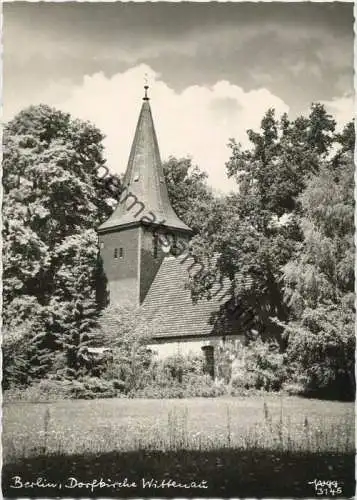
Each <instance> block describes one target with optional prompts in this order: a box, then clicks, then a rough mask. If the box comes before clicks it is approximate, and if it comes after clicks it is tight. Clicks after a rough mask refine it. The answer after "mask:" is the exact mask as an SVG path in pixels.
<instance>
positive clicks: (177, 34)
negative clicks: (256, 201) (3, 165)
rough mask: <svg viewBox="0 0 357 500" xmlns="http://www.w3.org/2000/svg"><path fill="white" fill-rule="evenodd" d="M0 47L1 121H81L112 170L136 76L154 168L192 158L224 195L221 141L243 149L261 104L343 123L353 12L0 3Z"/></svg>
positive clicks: (122, 162) (119, 158)
mask: <svg viewBox="0 0 357 500" xmlns="http://www.w3.org/2000/svg"><path fill="white" fill-rule="evenodd" d="M3 47H4V49H3V50H4V54H3V75H4V82H3V118H4V120H5V121H7V120H9V119H11V118H12V117H13V116H14V115H15V114H16V113H17V112H19V111H20V110H21V109H23V108H24V107H26V106H29V105H32V104H39V103H46V104H49V105H51V106H54V107H56V108H58V109H60V110H63V111H67V112H70V113H71V114H72V115H73V117H77V118H82V119H85V120H90V121H91V122H93V123H94V124H95V125H96V126H97V127H99V128H100V129H101V130H102V132H103V133H104V134H105V135H106V139H105V142H104V145H105V154H106V158H107V160H108V166H109V168H110V169H111V170H112V171H113V172H116V173H121V172H124V171H125V169H126V164H127V161H128V156H129V151H130V147H131V142H132V140H133V135H134V131H135V126H136V122H137V119H138V114H139V110H140V106H141V102H142V101H141V98H142V97H143V85H144V79H145V74H147V79H148V83H149V86H150V89H149V97H150V103H151V107H152V112H153V116H154V121H155V127H156V132H157V136H158V141H159V146H160V151H161V157H162V159H163V160H165V159H167V158H168V157H169V156H170V155H174V156H178V157H182V156H188V155H189V156H191V157H192V159H193V162H194V163H196V164H198V166H199V167H200V168H201V169H202V170H205V171H207V173H208V175H209V183H210V184H211V185H212V186H213V187H214V188H215V189H217V190H221V191H224V192H226V191H229V190H230V189H232V188H234V181H232V180H229V179H227V178H226V175H225V162H226V161H227V160H228V159H229V152H230V151H229V148H228V147H227V143H228V141H229V139H230V138H231V137H233V138H235V139H236V140H237V141H239V142H241V143H242V144H243V145H244V146H248V141H247V135H246V131H247V129H249V128H253V129H257V128H258V127H259V123H260V120H261V118H262V116H263V114H264V113H265V111H266V110H267V109H268V108H269V107H274V108H275V109H276V113H277V115H278V116H279V115H281V114H282V113H283V112H288V113H289V115H290V116H291V117H292V118H294V117H295V116H297V115H299V114H306V113H308V110H309V107H310V105H311V103H312V102H322V103H324V104H325V106H326V108H327V110H328V111H329V112H330V113H332V114H333V116H334V118H335V119H336V120H337V122H338V124H339V126H340V127H342V126H343V125H344V124H345V123H346V122H347V121H349V120H350V119H351V118H352V117H353V3H343V2H331V3H327V2H326V3H320V2H319V3H313V2H300V3H280V2H267V3H253V2H252V3H248V2H247V3H245V2H242V3H215V2H208V3H194V2H187V3H186V2H181V3H170V2H164V3H160V2H159V3H149V2H144V3H132V2H129V3H121V2H114V3H105V2H100V3H99V2H98V3H83V2H64V3H51V2H46V3H44V2H34V3H26V2H11V3H10V2H9V3H5V4H4V5H3Z"/></svg>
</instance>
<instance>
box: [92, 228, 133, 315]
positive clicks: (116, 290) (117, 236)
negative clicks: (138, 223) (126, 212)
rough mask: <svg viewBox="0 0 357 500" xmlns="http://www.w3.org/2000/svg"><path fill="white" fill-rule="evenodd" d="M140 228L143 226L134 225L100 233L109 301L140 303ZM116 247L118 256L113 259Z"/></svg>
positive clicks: (115, 302) (123, 303)
mask: <svg viewBox="0 0 357 500" xmlns="http://www.w3.org/2000/svg"><path fill="white" fill-rule="evenodd" d="M139 230H140V228H138V227H135V228H130V229H125V230H123V231H116V232H112V233H106V234H99V246H100V254H101V257H102V260H103V267H104V273H105V276H106V278H107V281H108V285H107V286H108V288H109V303H110V304H115V305H118V306H120V305H133V306H137V305H139V278H138V257H139V252H138V248H139ZM120 248H122V249H123V258H120V257H119V251H120ZM115 249H117V251H118V258H114V251H115Z"/></svg>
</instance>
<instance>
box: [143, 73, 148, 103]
mask: <svg viewBox="0 0 357 500" xmlns="http://www.w3.org/2000/svg"><path fill="white" fill-rule="evenodd" d="M144 89H145V96H144V97H143V100H144V101H148V100H149V98H148V89H149V85H148V74H147V73H145V85H144Z"/></svg>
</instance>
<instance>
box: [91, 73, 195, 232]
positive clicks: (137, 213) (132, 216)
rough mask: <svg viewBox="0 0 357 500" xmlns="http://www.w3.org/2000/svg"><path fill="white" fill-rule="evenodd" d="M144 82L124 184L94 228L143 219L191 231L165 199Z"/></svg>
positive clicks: (164, 187)
mask: <svg viewBox="0 0 357 500" xmlns="http://www.w3.org/2000/svg"><path fill="white" fill-rule="evenodd" d="M145 83H146V84H145V86H144V89H145V96H144V97H143V103H142V106H141V111H140V115H139V120H138V124H137V127H136V131H135V136H134V141H133V144H132V147H131V152H130V156H129V161H128V166H127V169H126V173H125V176H124V181H123V184H124V186H125V188H124V191H123V193H122V195H121V197H120V201H119V203H118V205H117V207H116V209H115V210H114V212H113V214H112V215H111V216H110V217H109V219H108V220H107V221H106V222H104V224H102V225H101V226H100V227H99V228H98V231H99V232H101V231H106V230H112V229H114V228H118V229H119V228H120V227H122V226H132V225H140V224H143V223H145V222H146V223H151V224H153V225H155V224H157V225H161V226H165V227H167V228H170V229H176V230H180V231H184V232H191V229H190V228H189V227H188V226H187V225H186V224H185V223H184V222H183V221H182V220H180V219H179V218H178V216H177V215H176V213H175V212H174V210H173V208H172V206H171V203H170V200H169V196H168V192H167V186H166V181H165V177H164V172H163V167H162V163H161V158H160V152H159V146H158V142H157V137H156V132H155V127H154V122H153V119H152V114H151V108H150V103H149V97H148V96H147V90H148V88H149V87H148V85H147V82H145Z"/></svg>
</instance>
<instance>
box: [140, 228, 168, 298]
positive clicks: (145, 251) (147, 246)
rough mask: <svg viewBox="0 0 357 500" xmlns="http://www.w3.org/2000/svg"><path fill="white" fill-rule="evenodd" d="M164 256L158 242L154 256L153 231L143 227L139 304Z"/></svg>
mask: <svg viewBox="0 0 357 500" xmlns="http://www.w3.org/2000/svg"><path fill="white" fill-rule="evenodd" d="M164 256H165V254H164V252H163V251H162V249H161V245H160V244H159V242H158V245H157V257H156V258H155V256H154V245H153V233H152V231H151V230H150V229H148V228H145V227H143V228H142V232H141V263H140V304H141V303H142V302H143V301H144V299H145V297H146V294H147V293H148V291H149V289H150V286H151V284H152V282H153V281H154V278H155V276H156V273H157V272H158V270H159V268H160V266H161V262H162V260H163V258H164Z"/></svg>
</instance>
